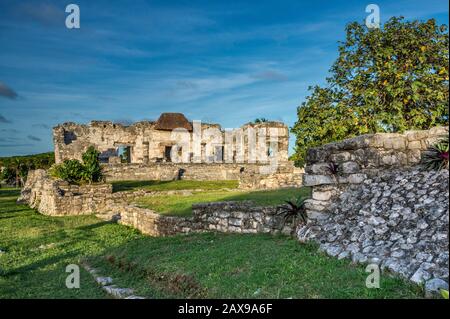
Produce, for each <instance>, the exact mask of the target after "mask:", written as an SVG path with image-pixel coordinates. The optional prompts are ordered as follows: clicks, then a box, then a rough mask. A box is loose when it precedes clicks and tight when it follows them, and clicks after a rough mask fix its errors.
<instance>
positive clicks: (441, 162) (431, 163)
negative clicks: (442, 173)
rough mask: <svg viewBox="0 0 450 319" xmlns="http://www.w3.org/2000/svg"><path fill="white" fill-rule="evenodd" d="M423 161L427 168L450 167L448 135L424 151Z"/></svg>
mask: <svg viewBox="0 0 450 319" xmlns="http://www.w3.org/2000/svg"><path fill="white" fill-rule="evenodd" d="M421 162H422V165H423V166H424V167H425V168H427V169H433V170H441V169H443V168H447V169H448V136H447V137H445V138H443V139H441V140H440V141H438V142H437V143H436V144H434V145H432V146H430V147H429V148H428V149H427V150H426V151H425V152H423V154H422V159H421Z"/></svg>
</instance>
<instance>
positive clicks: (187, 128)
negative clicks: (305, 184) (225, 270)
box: [53, 113, 302, 188]
mask: <svg viewBox="0 0 450 319" xmlns="http://www.w3.org/2000/svg"><path fill="white" fill-rule="evenodd" d="M174 130H177V131H180V132H182V133H183V134H187V136H188V139H189V144H187V146H186V147H185V148H184V149H183V146H181V147H180V146H179V140H178V141H177V138H174V137H173V134H174V133H173V132H174ZM249 130H250V131H251V132H258V134H261V132H262V134H264V135H265V136H264V137H265V138H261V137H260V135H257V140H255V142H256V150H255V151H253V150H250V149H249V147H248V146H249V136H250V135H251V134H248V133H249ZM211 132H215V133H216V136H217V132H218V135H219V136H220V137H221V139H219V140H214V139H211ZM240 132H242V134H241V135H233V137H232V139H233V140H232V142H233V143H232V144H231V146H229V145H230V143H228V144H227V143H224V142H225V141H227V138H229V137H227V134H226V130H224V129H222V128H221V126H220V125H219V124H210V123H200V122H196V121H189V120H188V119H187V118H186V117H185V116H184V115H183V114H181V113H162V114H161V116H160V117H159V119H158V120H157V121H142V122H137V123H134V124H132V125H129V126H126V125H122V124H118V123H113V122H111V121H92V122H91V123H90V124H87V125H80V124H76V123H71V122H70V123H64V124H61V125H58V126H56V127H54V128H53V140H54V145H55V161H56V163H61V162H63V161H64V160H66V159H78V160H81V157H82V154H83V152H85V151H86V149H87V148H88V147H89V146H91V145H92V146H94V147H95V148H96V149H97V150H98V151H99V152H100V161H101V162H102V163H103V166H104V174H105V177H106V179H107V180H109V181H113V180H174V179H191V180H239V181H240V187H241V188H278V187H292V186H300V185H301V175H302V174H301V173H302V171H301V170H300V169H297V168H295V167H294V165H293V163H292V162H291V161H289V160H288V140H289V129H288V127H287V126H286V125H285V124H284V123H281V122H272V121H271V122H262V123H247V124H245V125H243V126H241V128H240ZM195 134H197V136H194V135H195ZM255 134H256V133H255ZM185 136H186V135H185ZM228 136H229V135H228ZM273 136H276V138H275V139H274V138H273ZM195 137H198V138H197V140H196V141H197V144H198V151H197V152H194V151H195V150H194V147H195V143H194V142H193V141H194V138H195ZM228 141H229V140H228ZM238 142H240V143H238ZM175 147H176V153H178V155H179V156H180V157H179V158H180V159H181V158H182V159H183V161H181V162H180V161H176V162H174V161H172V158H171V154H172V153H173V152H174V148H175ZM252 152H257V153H258V152H259V153H258V154H260V153H261V152H263V153H265V154H266V155H267V156H266V158H264V157H258V156H256V158H255V156H254V154H253V153H252ZM196 154H197V155H196ZM252 159H254V160H252ZM272 160H274V163H276V169H275V170H272V171H270V173H264V174H262V173H261V172H263V170H262V169H261V168H263V167H268V165H269V164H270V163H269V162H270V161H272Z"/></svg>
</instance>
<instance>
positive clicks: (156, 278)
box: [105, 255, 207, 299]
mask: <svg viewBox="0 0 450 319" xmlns="http://www.w3.org/2000/svg"><path fill="white" fill-rule="evenodd" d="M105 259H106V260H107V261H108V263H109V264H110V265H111V266H113V267H115V268H117V269H119V270H120V271H122V272H132V273H133V275H137V276H139V277H140V278H141V279H144V280H146V281H148V283H149V285H151V286H152V287H153V288H154V289H157V290H159V291H161V292H162V293H163V294H164V295H167V296H171V297H175V298H189V299H190V298H205V297H206V296H207V293H206V288H204V287H202V286H201V285H200V284H199V283H198V281H197V280H195V278H194V277H193V276H191V275H188V274H183V273H168V272H161V271H157V270H155V269H151V268H149V269H144V268H139V267H138V265H137V264H136V263H134V262H129V261H127V260H125V259H123V258H116V257H115V256H113V255H108V256H106V257H105Z"/></svg>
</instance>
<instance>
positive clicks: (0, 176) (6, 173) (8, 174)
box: [0, 152, 55, 187]
mask: <svg viewBox="0 0 450 319" xmlns="http://www.w3.org/2000/svg"><path fill="white" fill-rule="evenodd" d="M54 162H55V154H54V153H53V152H49V153H42V154H36V155H26V156H11V157H0V168H2V169H1V172H0V181H3V182H5V183H7V184H9V185H15V186H17V187H19V186H21V185H23V184H24V182H25V180H26V178H27V175H28V171H29V170H33V169H39V168H42V169H48V168H49V167H50V166H51V165H52V164H53V163H54Z"/></svg>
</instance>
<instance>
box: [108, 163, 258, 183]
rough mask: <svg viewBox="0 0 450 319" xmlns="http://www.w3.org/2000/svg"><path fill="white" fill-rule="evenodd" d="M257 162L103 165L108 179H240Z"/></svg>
mask: <svg viewBox="0 0 450 319" xmlns="http://www.w3.org/2000/svg"><path fill="white" fill-rule="evenodd" d="M258 166H259V165H256V164H214V163H212V164H207V165H206V164H200V163H199V164H195V163H186V164H181V163H180V164H177V163H149V164H107V165H103V173H104V175H105V177H106V181H108V182H109V181H124V180H163V181H164V180H176V179H187V180H238V179H239V176H240V173H241V171H245V170H246V169H250V168H252V167H258Z"/></svg>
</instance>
